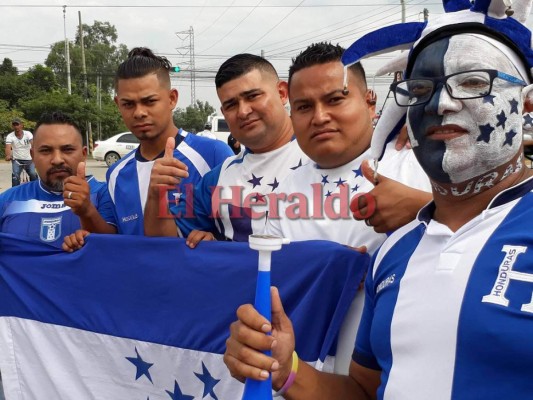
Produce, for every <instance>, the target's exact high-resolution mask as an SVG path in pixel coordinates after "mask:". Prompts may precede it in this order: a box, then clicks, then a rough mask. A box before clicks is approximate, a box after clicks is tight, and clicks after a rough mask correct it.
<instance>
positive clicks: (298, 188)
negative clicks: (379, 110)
mask: <svg viewBox="0 0 533 400" xmlns="http://www.w3.org/2000/svg"><path fill="white" fill-rule="evenodd" d="M369 157H370V150H367V151H365V152H364V153H363V154H361V155H359V156H358V157H356V158H355V159H354V160H352V161H350V162H349V163H347V164H344V165H341V166H340V167H337V168H329V169H324V168H320V167H318V166H317V165H316V163H314V162H312V161H310V162H309V163H307V164H306V165H304V166H302V167H301V168H299V169H297V170H295V171H294V172H292V173H291V174H289V175H288V176H287V177H286V178H285V180H284V181H283V183H282V184H281V185H280V186H279V188H278V194H280V201H279V202H278V207H277V210H278V215H274V213H273V212H272V210H271V212H270V213H269V215H268V220H267V224H266V229H265V233H267V234H270V235H275V236H281V237H285V238H288V239H290V240H292V241H300V240H331V241H333V242H337V243H340V244H345V245H348V246H352V247H358V246H363V245H364V246H366V247H367V251H368V253H369V254H370V255H372V254H373V253H374V251H376V249H377V248H378V247H379V246H380V245H381V244H382V243H383V242H384V241H385V239H386V237H387V236H386V235H385V234H380V233H376V232H375V231H374V228H373V227H371V226H367V225H366V224H365V221H357V220H355V219H354V218H353V215H352V212H351V211H350V201H351V199H352V198H353V197H354V196H356V195H358V194H360V193H365V192H370V191H371V190H372V189H373V188H374V184H373V183H371V182H369V181H368V180H367V179H366V178H365V177H364V176H363V174H362V172H361V163H362V162H363V160H367V159H369ZM378 171H379V173H380V174H381V175H383V176H386V177H388V178H390V179H394V180H396V181H398V182H400V183H403V184H404V185H407V186H409V187H411V188H414V189H418V190H423V191H426V192H431V185H430V183H429V179H428V177H427V176H426V174H425V173H424V171H423V170H422V168H421V167H420V165H419V164H418V162H417V160H416V158H415V155H414V153H413V151H412V150H407V149H402V150H400V151H398V150H396V149H395V148H394V142H391V143H389V144H388V145H387V150H386V151H385V155H384V157H383V159H382V160H381V161H380V163H379V168H378ZM281 194H285V195H287V197H285V196H281ZM294 210H296V212H295V211H294ZM351 346H353V341H352V344H351Z"/></svg>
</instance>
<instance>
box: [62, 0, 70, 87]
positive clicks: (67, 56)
mask: <svg viewBox="0 0 533 400" xmlns="http://www.w3.org/2000/svg"><path fill="white" fill-rule="evenodd" d="M63 33H64V35H65V64H66V65H67V90H68V94H69V95H70V94H72V84H71V82H70V44H69V42H68V39H67V6H63Z"/></svg>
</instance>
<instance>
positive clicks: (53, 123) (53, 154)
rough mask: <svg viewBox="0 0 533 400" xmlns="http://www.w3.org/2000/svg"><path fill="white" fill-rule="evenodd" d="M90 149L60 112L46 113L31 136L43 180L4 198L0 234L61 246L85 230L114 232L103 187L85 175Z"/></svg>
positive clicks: (0, 202)
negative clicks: (69, 236) (80, 230)
mask: <svg viewBox="0 0 533 400" xmlns="http://www.w3.org/2000/svg"><path fill="white" fill-rule="evenodd" d="M86 156H87V147H86V146H84V145H83V137H82V134H81V131H80V129H79V127H78V126H77V125H76V123H75V122H74V121H73V120H72V119H71V118H70V117H68V116H67V115H65V114H63V113H61V112H54V113H51V114H44V115H43V116H41V118H40V120H39V121H38V122H37V126H36V128H35V133H34V136H33V161H34V163H35V167H36V169H37V173H38V175H39V179H38V180H36V181H32V182H29V183H27V184H25V185H21V186H16V187H14V188H11V189H9V190H7V191H6V192H4V193H2V194H1V195H0V232H4V233H13V234H17V235H22V236H28V237H31V238H35V239H39V240H41V241H43V242H45V243H49V244H51V245H53V246H55V247H61V245H62V242H63V237H64V236H65V235H69V234H71V233H73V232H74V231H76V230H77V229H80V228H82V229H84V230H86V231H89V232H97V233H116V226H115V224H116V223H115V217H114V213H113V204H112V202H111V198H110V197H109V193H108V191H107V187H106V185H105V183H102V182H98V181H97V180H96V179H95V178H94V177H93V176H85V159H86Z"/></svg>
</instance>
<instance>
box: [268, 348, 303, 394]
mask: <svg viewBox="0 0 533 400" xmlns="http://www.w3.org/2000/svg"><path fill="white" fill-rule="evenodd" d="M297 372H298V354H296V351H293V352H292V366H291V373H290V374H289V376H288V378H287V380H286V381H285V383H284V384H283V386H282V387H281V389H280V390H278V391H277V392H276V393H274V395H273V396H274V397H279V396H282V395H284V394H285V392H287V390H289V388H290V387H291V386H292V384H293V383H294V380H295V379H296V373H297Z"/></svg>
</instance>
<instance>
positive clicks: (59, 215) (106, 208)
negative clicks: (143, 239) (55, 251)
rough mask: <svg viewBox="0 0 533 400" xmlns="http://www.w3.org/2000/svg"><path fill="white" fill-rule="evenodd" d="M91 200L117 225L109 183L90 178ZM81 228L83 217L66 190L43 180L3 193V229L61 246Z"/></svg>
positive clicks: (0, 197)
mask: <svg viewBox="0 0 533 400" xmlns="http://www.w3.org/2000/svg"><path fill="white" fill-rule="evenodd" d="M87 182H88V183H89V188H90V191H91V202H92V203H93V204H94V206H95V207H96V209H97V210H98V212H99V213H100V215H101V216H102V218H103V219H104V220H105V221H106V222H107V223H110V224H113V225H115V224H116V221H115V215H114V212H113V204H112V202H111V198H110V197H109V193H108V191H107V186H106V184H105V183H104V182H98V181H97V180H96V179H95V178H94V177H93V176H88V177H87ZM80 228H81V224H80V219H79V218H78V216H77V215H75V214H74V213H73V212H72V210H71V209H70V207H68V206H67V205H65V202H64V201H63V194H62V193H54V192H50V191H48V190H45V189H44V188H43V187H42V185H41V181H40V180H36V181H32V182H28V183H25V184H24V185H20V186H15V187H13V188H11V189H9V190H7V191H5V192H4V193H2V194H0V231H1V232H4V233H13V234H16V235H22V236H28V237H31V238H35V239H38V240H41V241H43V242H46V243H49V244H51V245H53V246H55V247H59V248H61V244H62V243H63V238H64V237H65V236H66V235H70V234H71V233H74V232H75V231H76V230H77V229H80Z"/></svg>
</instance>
